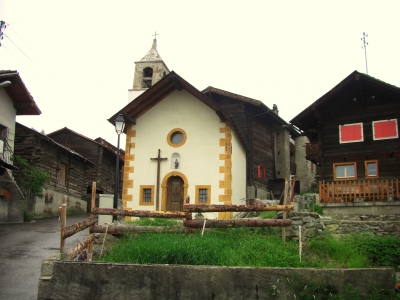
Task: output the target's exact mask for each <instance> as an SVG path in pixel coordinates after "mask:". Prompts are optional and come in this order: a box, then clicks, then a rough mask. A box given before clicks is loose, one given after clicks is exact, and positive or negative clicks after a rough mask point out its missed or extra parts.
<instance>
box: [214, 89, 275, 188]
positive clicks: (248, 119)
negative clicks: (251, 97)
mask: <svg viewBox="0 0 400 300" xmlns="http://www.w3.org/2000/svg"><path fill="white" fill-rule="evenodd" d="M209 96H210V95H209ZM212 99H213V100H214V101H215V102H216V103H218V105H220V106H221V107H222V108H223V109H224V110H225V111H227V112H229V113H230V114H231V115H232V116H233V119H234V122H235V123H236V126H237V127H238V129H239V131H240V134H241V136H242V137H243V139H244V141H245V143H246V144H247V148H248V151H247V176H246V177H247V185H250V186H254V185H255V186H257V187H258V188H262V189H265V190H267V189H268V180H273V179H275V175H274V174H275V158H274V147H275V146H274V132H273V128H274V126H273V120H271V119H269V118H268V115H267V114H262V115H259V114H260V112H261V109H257V107H255V106H254V105H251V104H249V103H245V102H243V101H239V100H236V99H232V98H230V97H227V96H222V95H217V94H213V95H212ZM257 115H259V116H257ZM258 166H262V167H264V168H265V170H266V172H265V173H266V174H265V175H266V176H265V179H260V178H258Z"/></svg>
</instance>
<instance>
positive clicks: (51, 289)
mask: <svg viewBox="0 0 400 300" xmlns="http://www.w3.org/2000/svg"><path fill="white" fill-rule="evenodd" d="M394 275H395V272H394V270H393V269H326V270H322V269H290V268H234V267H212V266H180V265H134V264H111V263H84V262H61V261H55V260H54V258H50V259H48V260H44V261H43V263H42V273H41V278H40V280H39V289H38V298H37V299H43V300H44V299H69V300H74V299H98V300H101V299H120V300H123V299H146V300H150V299H157V300H163V299H168V300H170V299H175V300H179V299H182V300H187V299H192V300H195V299H199V300H204V299H213V300H226V299H230V300H234V299H246V300H247V299H294V297H293V294H296V293H297V295H299V292H302V291H303V286H306V288H307V284H308V286H311V284H317V285H320V286H321V287H329V288H331V289H332V291H336V292H337V293H338V294H343V293H344V291H345V289H346V287H349V285H352V286H353V287H356V288H357V289H358V290H360V291H361V292H362V293H363V295H364V298H363V299H368V298H367V294H368V293H370V292H371V290H372V288H377V289H379V290H380V294H381V295H384V293H390V294H394ZM301 283H302V284H301Z"/></svg>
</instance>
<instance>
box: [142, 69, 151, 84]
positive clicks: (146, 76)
mask: <svg viewBox="0 0 400 300" xmlns="http://www.w3.org/2000/svg"><path fill="white" fill-rule="evenodd" d="M142 77H143V78H142V88H147V89H148V88H150V87H151V84H152V82H153V69H152V68H150V67H147V68H144V69H143V76H142Z"/></svg>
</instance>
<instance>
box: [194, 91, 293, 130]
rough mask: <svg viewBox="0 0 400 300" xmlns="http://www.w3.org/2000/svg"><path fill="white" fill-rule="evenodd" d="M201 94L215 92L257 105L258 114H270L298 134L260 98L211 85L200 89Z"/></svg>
mask: <svg viewBox="0 0 400 300" xmlns="http://www.w3.org/2000/svg"><path fill="white" fill-rule="evenodd" d="M201 92H202V93H203V94H205V95H206V94H209V93H212V94H217V95H221V96H224V97H228V98H232V99H235V100H238V101H241V102H244V103H248V104H251V105H253V106H255V107H258V108H259V109H260V114H264V113H265V114H267V115H269V116H271V117H272V118H273V119H275V120H276V121H277V122H278V123H280V124H282V125H283V126H287V127H288V128H289V130H290V132H291V133H292V134H294V135H299V131H298V130H297V129H296V128H292V127H291V126H290V124H288V123H287V122H286V121H285V120H283V119H282V118H281V117H279V115H278V114H276V113H275V112H274V111H273V110H272V109H270V108H269V107H268V106H266V105H265V104H264V103H263V102H262V101H260V100H256V99H252V98H249V97H245V96H242V95H239V94H235V93H231V92H228V91H224V90H221V89H218V88H215V87H212V86H209V87H207V88H206V89H204V90H202V91H201Z"/></svg>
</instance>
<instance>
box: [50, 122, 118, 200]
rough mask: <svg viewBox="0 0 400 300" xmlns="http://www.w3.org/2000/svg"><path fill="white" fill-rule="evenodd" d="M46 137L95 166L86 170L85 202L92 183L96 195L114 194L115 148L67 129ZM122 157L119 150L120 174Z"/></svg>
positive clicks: (89, 193)
mask: <svg viewBox="0 0 400 300" xmlns="http://www.w3.org/2000/svg"><path fill="white" fill-rule="evenodd" d="M47 136H48V137H50V138H52V139H53V140H55V141H56V142H58V143H60V144H61V145H63V146H65V147H68V148H70V149H72V150H73V151H75V152H77V153H79V154H80V155H82V156H83V157H86V158H87V159H88V160H90V161H92V162H93V163H94V164H95V167H94V168H91V169H87V170H86V174H85V179H84V182H85V189H86V194H85V197H84V199H85V200H89V199H90V197H91V193H92V183H93V181H95V182H96V193H97V194H114V185H115V163H116V156H117V154H116V151H117V148H116V147H114V146H113V145H112V144H110V143H109V142H107V141H105V140H104V139H102V138H97V139H96V140H92V139H90V138H88V137H86V136H84V135H82V134H79V133H77V132H75V131H73V130H71V129H69V128H67V127H64V128H62V129H59V130H57V131H54V132H52V133H50V134H48V135H47ZM124 155H125V152H124V150H122V149H120V158H119V159H120V162H119V167H120V172H121V170H122V169H123V166H124ZM119 178H120V181H121V183H120V185H119V186H120V187H122V176H120V177H119ZM120 193H121V188H120V191H119V194H120Z"/></svg>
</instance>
